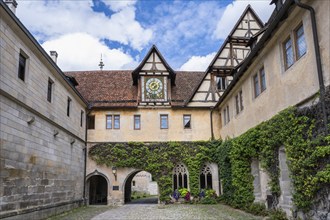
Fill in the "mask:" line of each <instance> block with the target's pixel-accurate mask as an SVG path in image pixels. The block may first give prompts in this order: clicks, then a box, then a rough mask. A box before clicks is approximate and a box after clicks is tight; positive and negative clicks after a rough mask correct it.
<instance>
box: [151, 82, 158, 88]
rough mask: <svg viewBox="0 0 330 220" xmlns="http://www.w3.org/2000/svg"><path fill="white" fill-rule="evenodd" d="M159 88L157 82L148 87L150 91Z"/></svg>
mask: <svg viewBox="0 0 330 220" xmlns="http://www.w3.org/2000/svg"><path fill="white" fill-rule="evenodd" d="M158 87H159V85H158V83H157V82H151V83H150V85H149V88H150V89H151V90H157V89H158Z"/></svg>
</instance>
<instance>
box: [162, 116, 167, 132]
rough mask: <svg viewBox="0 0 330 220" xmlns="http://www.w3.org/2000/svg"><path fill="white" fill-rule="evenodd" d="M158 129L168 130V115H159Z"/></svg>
mask: <svg viewBox="0 0 330 220" xmlns="http://www.w3.org/2000/svg"><path fill="white" fill-rule="evenodd" d="M160 128H161V129H168V115H160Z"/></svg>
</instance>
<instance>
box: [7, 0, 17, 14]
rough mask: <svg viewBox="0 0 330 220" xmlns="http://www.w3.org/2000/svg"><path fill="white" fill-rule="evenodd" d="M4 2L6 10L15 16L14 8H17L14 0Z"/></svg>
mask: <svg viewBox="0 0 330 220" xmlns="http://www.w3.org/2000/svg"><path fill="white" fill-rule="evenodd" d="M4 2H5V3H6V4H7V6H8V8H10V10H11V11H12V12H13V13H14V14H16V7H17V1H16V0H4Z"/></svg>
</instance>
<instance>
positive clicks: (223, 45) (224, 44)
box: [187, 5, 264, 102]
mask: <svg viewBox="0 0 330 220" xmlns="http://www.w3.org/2000/svg"><path fill="white" fill-rule="evenodd" d="M248 13H250V14H251V15H252V17H253V19H255V21H256V22H257V24H258V25H259V26H260V27H261V29H262V28H263V27H264V23H263V22H262V21H261V19H260V18H259V16H258V15H257V14H256V12H255V11H254V10H253V8H252V7H251V5H248V6H247V7H246V8H245V10H244V12H243V13H242V15H241V16H240V18H239V19H238V21H237V22H236V24H235V26H234V27H233V29H232V30H231V32H230V33H229V35H228V37H227V38H226V40H225V41H224V42H223V44H222V45H221V47H220V49H219V51H218V52H217V54H216V55H215V57H214V58H213V60H212V61H211V63H210V65H209V66H208V68H207V69H206V71H205V73H204V77H203V78H202V79H201V81H200V82H199V84H198V86H197V87H196V88H195V90H194V92H193V93H192V95H191V97H190V98H189V100H187V102H189V101H191V100H192V99H193V97H194V94H195V93H196V92H197V91H198V89H199V87H200V86H201V85H202V83H203V81H204V80H205V77H206V76H207V74H208V73H209V72H210V71H211V68H212V67H213V65H214V64H215V62H216V61H217V59H218V57H219V56H220V54H221V52H222V51H223V50H224V49H225V47H226V45H227V44H228V43H229V42H230V40H231V39H232V38H233V34H234V33H235V31H236V30H237V28H238V26H239V25H240V24H241V22H243V19H244V17H245V16H246V15H247V14H248ZM237 40H240V39H237ZM242 63H243V62H240V63H239V64H238V65H237V66H236V68H237V67H238V66H241V65H242ZM229 71H231V70H229Z"/></svg>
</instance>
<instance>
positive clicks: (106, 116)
mask: <svg viewBox="0 0 330 220" xmlns="http://www.w3.org/2000/svg"><path fill="white" fill-rule="evenodd" d="M108 119H110V124H108ZM112 123H113V120H112V115H105V129H112V128H113V126H112ZM108 125H110V127H108Z"/></svg>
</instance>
